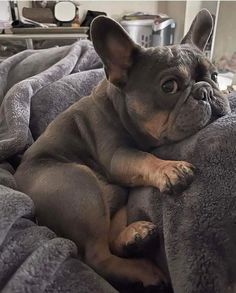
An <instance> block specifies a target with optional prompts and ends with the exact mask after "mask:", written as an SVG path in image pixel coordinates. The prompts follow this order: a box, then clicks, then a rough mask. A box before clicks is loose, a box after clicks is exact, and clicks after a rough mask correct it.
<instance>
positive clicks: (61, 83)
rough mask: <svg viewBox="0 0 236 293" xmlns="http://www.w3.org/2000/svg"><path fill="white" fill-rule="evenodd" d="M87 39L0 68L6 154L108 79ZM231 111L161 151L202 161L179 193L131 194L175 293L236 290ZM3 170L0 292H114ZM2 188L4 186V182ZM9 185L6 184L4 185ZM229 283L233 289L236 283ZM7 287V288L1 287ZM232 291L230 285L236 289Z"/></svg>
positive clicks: (0, 139)
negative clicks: (156, 240)
mask: <svg viewBox="0 0 236 293" xmlns="http://www.w3.org/2000/svg"><path fill="white" fill-rule="evenodd" d="M103 76H104V73H103V70H102V69H101V63H100V60H99V58H98V57H97V55H96V54H95V52H94V50H93V48H92V46H91V44H90V43H89V42H85V41H84V42H79V43H76V44H74V45H73V46H68V47H63V48H55V49H50V50H42V51H25V52H22V53H20V54H18V55H16V56H13V57H12V58H10V59H8V60H6V61H5V62H4V63H2V64H0V80H1V81H0V84H1V88H0V99H1V100H3V98H4V100H3V103H2V106H1V109H0V111H1V113H0V158H1V160H2V161H4V160H7V159H9V158H10V157H11V158H12V157H14V156H15V155H18V154H20V153H22V152H23V151H24V150H25V149H26V148H27V147H28V145H30V144H31V143H32V142H33V140H34V139H35V138H37V137H38V136H39V135H40V133H42V131H43V130H44V129H45V127H46V126H47V125H48V123H49V122H50V121H51V120H52V119H53V118H54V117H55V116H56V115H57V114H58V113H60V112H61V111H63V110H64V109H65V108H67V107H68V106H69V105H70V104H72V103H73V102H75V101H76V100H78V99H79V98H80V97H82V96H83V95H87V94H89V93H90V92H91V89H92V87H93V86H94V85H96V84H97V82H98V81H99V80H100V79H101V78H103ZM231 106H232V109H233V113H232V114H231V116H226V117H223V118H221V119H219V120H217V121H216V122H214V123H212V124H211V125H209V126H208V127H206V128H205V129H203V130H202V131H200V132H199V133H198V134H196V135H195V136H193V137H190V138H189V139H186V140H185V141H182V142H181V143H179V144H175V145H172V146H169V147H165V148H160V149H158V150H156V154H158V155H159V156H160V157H163V158H168V159H186V160H187V161H189V162H191V163H193V164H194V165H195V166H196V167H198V172H197V175H196V179H195V181H194V183H193V184H192V186H191V187H190V188H189V189H188V190H187V191H186V192H184V193H183V194H182V195H180V196H178V197H171V196H168V197H164V196H163V195H160V194H159V193H158V192H157V191H156V190H154V189H152V188H141V189H136V190H133V191H132V193H131V195H130V200H129V221H133V220H136V219H139V220H141V219H151V220H152V221H153V222H155V223H157V225H158V226H159V227H160V234H162V235H163V237H161V238H162V239H163V246H162V247H161V248H158V251H159V252H164V251H165V252H166V258H165V257H164V258H163V254H161V255H160V253H159V255H157V262H158V263H159V264H160V265H161V266H162V267H163V269H164V270H165V267H166V264H167V265H168V267H169V272H170V276H171V279H172V284H173V288H174V291H175V292H177V293H179V292H180V293H185V292H186V293H192V292H200V293H201V292H204V293H205V292H206V293H208V292H209V293H211V292H219V293H224V292H233V285H234V284H235V283H236V273H235V271H236V234H235V231H236V230H235V228H236V227H235V226H236V184H235V183H236V182H235V181H236V174H235V169H236V167H235V166H236V156H235V152H236V151H235V147H234V146H235V144H236V114H234V113H235V111H236V99H234V98H233V97H232V98H231ZM1 167H2V168H1V169H0V183H1V184H2V185H1V186H0V206H1V211H2V212H1V214H0V290H2V291H3V292H42V291H46V292H115V290H114V289H113V288H112V287H111V286H110V285H108V284H107V283H106V282H105V281H104V280H102V279H101V278H100V277H99V276H97V275H96V274H95V273H94V272H93V271H92V270H90V269H89V268H88V267H87V266H85V265H84V264H82V263H81V262H80V260H79V259H78V256H77V250H76V247H75V245H74V244H73V243H72V242H71V241H69V240H66V239H61V238H57V237H56V235H55V234H54V233H53V232H51V231H49V230H48V229H46V228H44V227H39V226H37V225H36V224H35V223H34V222H33V220H34V211H33V204H32V202H31V200H30V199H29V198H28V197H27V196H26V195H24V194H22V193H19V192H17V191H16V190H15V189H17V187H16V186H15V182H14V178H13V176H12V174H13V173H14V169H13V168H12V167H11V166H10V164H9V163H8V162H6V161H5V162H3V163H2V165H1ZM4 185H5V186H4ZM6 186H8V187H6ZM230 287H231V289H230ZM4 290H5V291H4ZM230 290H231V291H230ZM235 292H236V291H235Z"/></svg>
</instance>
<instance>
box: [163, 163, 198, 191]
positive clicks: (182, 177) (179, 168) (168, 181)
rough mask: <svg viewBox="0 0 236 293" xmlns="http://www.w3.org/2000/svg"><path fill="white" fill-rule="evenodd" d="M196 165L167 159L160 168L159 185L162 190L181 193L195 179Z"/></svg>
mask: <svg viewBox="0 0 236 293" xmlns="http://www.w3.org/2000/svg"><path fill="white" fill-rule="evenodd" d="M194 170H195V167H194V166H193V165H192V164H190V163H187V162H184V161H166V162H164V163H163V166H161V169H160V177H159V178H158V187H159V189H160V191H161V192H163V193H168V194H179V193H181V192H182V191H183V190H185V189H186V188H187V187H188V186H189V185H190V183H192V181H193V177H194Z"/></svg>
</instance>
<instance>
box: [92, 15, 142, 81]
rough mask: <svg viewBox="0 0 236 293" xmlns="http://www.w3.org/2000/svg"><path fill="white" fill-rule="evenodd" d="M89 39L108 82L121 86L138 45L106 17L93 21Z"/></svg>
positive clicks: (114, 22)
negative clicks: (99, 58) (101, 63)
mask: <svg viewBox="0 0 236 293" xmlns="http://www.w3.org/2000/svg"><path fill="white" fill-rule="evenodd" d="M91 39H92V41H93V45H94V48H95V50H96V52H97V53H98V55H99V56H100V57H101V59H102V61H103V64H104V67H105V72H106V75H107V78H108V80H109V81H110V82H112V83H113V84H115V85H117V86H121V85H123V84H124V83H125V82H126V80H127V76H128V71H129V69H130V68H131V66H132V64H133V58H134V54H135V51H136V50H137V49H138V45H137V44H136V43H134V42H133V41H132V40H131V38H130V37H129V35H128V34H127V33H126V32H125V30H124V29H123V28H122V27H121V26H120V25H119V24H118V23H117V22H116V21H114V20H112V19H111V18H109V17H106V16H98V17H96V18H95V19H94V20H93V22H92V24H91Z"/></svg>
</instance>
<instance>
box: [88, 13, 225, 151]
mask: <svg viewBox="0 0 236 293" xmlns="http://www.w3.org/2000/svg"><path fill="white" fill-rule="evenodd" d="M212 27H213V20H212V17H211V15H210V13H209V12H208V11H207V10H201V11H200V12H199V13H198V15H197V16H196V17H195V19H194V21H193V23H192V25H191V27H190V30H189V32H188V33H187V35H186V36H185V37H184V38H183V40H182V42H181V44H179V45H174V46H164V47H156V48H148V49H145V48H142V47H140V46H139V45H137V44H136V43H134V42H133V41H132V40H131V38H130V37H129V35H128V34H127V33H126V32H125V30H124V29H123V28H122V27H121V26H120V25H119V24H118V23H117V22H115V21H114V20H112V19H110V18H107V17H104V16H100V17H97V18H96V19H95V20H94V21H93V23H92V28H91V36H92V40H93V44H94V47H95V50H96V51H97V53H98V55H99V56H100V57H101V59H102V61H103V63H104V68H105V72H106V76H107V79H108V80H109V82H110V90H111V92H112V95H111V96H113V103H114V105H115V107H116V109H117V111H118V112H119V114H120V116H121V119H123V120H124V121H125V120H126V119H129V121H130V122H132V124H133V125H134V126H135V127H136V129H138V131H139V132H141V133H142V135H145V136H146V137H147V141H149V143H151V144H152V146H157V145H160V144H164V143H169V142H173V141H178V140H181V139H183V138H185V137H187V136H189V135H192V134H194V133H195V132H197V131H198V130H200V129H202V128H203V127H205V126H206V125H207V124H208V123H209V122H210V121H212V120H213V119H214V118H215V117H220V116H222V115H225V114H227V113H229V112H230V107H229V102H228V100H227V98H226V97H225V96H223V94H222V93H221V92H220V90H219V88H218V84H217V70H216V68H215V66H214V65H213V64H212V63H211V62H210V61H209V60H208V59H207V58H206V57H205V55H204V53H203V51H204V48H205V46H206V44H207V41H208V39H209V37H210V35H211V32H212ZM121 112H122V113H121ZM124 121H123V122H124ZM124 123H125V122H124Z"/></svg>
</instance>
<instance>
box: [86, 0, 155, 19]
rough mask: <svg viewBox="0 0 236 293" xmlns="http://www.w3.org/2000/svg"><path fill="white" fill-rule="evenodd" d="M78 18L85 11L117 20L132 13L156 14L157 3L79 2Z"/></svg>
mask: <svg viewBox="0 0 236 293" xmlns="http://www.w3.org/2000/svg"><path fill="white" fill-rule="evenodd" d="M80 4H81V6H80V16H81V17H84V16H85V13H86V11H87V10H95V11H96V10H97V11H104V12H106V13H107V14H108V15H109V16H111V17H113V18H115V19H119V18H120V16H122V15H124V14H127V13H132V12H137V11H140V12H146V13H151V14H155V13H157V7H158V4H157V1H80Z"/></svg>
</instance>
